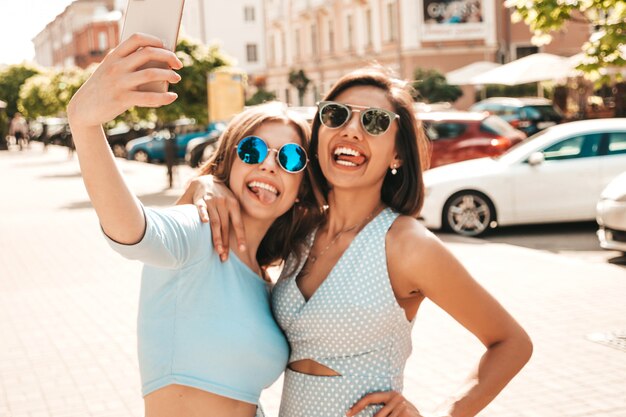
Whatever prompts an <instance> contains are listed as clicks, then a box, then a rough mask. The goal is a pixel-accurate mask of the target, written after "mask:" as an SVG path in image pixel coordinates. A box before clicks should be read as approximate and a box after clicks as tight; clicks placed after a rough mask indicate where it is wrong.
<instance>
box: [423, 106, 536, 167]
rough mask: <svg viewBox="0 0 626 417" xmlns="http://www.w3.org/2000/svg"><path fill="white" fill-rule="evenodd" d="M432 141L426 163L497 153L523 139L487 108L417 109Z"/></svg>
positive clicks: (434, 163)
mask: <svg viewBox="0 0 626 417" xmlns="http://www.w3.org/2000/svg"><path fill="white" fill-rule="evenodd" d="M417 117H418V119H420V120H421V121H422V122H423V124H424V129H425V131H426V135H427V136H428V138H429V139H430V143H431V144H432V154H431V158H430V167H431V168H435V167H438V166H441V165H446V164H450V163H453V162H459V161H465V160H468V159H476V158H483V157H486V156H498V155H500V154H502V153H503V152H504V151H506V150H507V149H509V148H510V147H511V146H513V145H516V144H518V143H519V142H521V141H523V140H524V139H526V134H524V132H522V131H520V130H517V129H514V128H513V127H511V125H509V124H508V123H507V122H505V121H504V120H502V119H501V118H499V117H498V116H493V115H490V114H489V113H487V112H462V111H455V112H430V113H418V114H417Z"/></svg>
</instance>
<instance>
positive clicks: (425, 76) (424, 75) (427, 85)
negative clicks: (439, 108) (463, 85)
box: [413, 68, 463, 103]
mask: <svg viewBox="0 0 626 417" xmlns="http://www.w3.org/2000/svg"><path fill="white" fill-rule="evenodd" d="M414 77H415V80H416V81H415V82H414V83H413V87H414V88H415V90H416V91H417V92H418V97H415V99H422V100H426V101H427V102H428V103H437V102H442V101H450V102H454V101H456V100H457V99H458V98H459V97H461V96H462V95H463V91H462V90H461V89H460V88H459V87H457V86H456V85H450V84H448V82H447V81H446V77H444V76H443V74H441V73H440V72H438V71H437V70H434V69H423V68H416V69H415V73H414Z"/></svg>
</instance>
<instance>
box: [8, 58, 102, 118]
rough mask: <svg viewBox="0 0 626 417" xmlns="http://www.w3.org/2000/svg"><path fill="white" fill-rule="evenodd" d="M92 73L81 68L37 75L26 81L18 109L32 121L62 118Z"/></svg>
mask: <svg viewBox="0 0 626 417" xmlns="http://www.w3.org/2000/svg"><path fill="white" fill-rule="evenodd" d="M90 73H91V71H89V70H83V69H80V68H65V69H60V70H54V69H51V70H48V71H46V72H42V73H40V74H38V75H35V76H33V77H31V78H29V79H28V80H26V82H25V83H24V84H23V86H22V88H21V89H20V95H19V99H18V103H17V107H18V109H19V111H20V112H21V113H22V114H24V116H26V117H27V118H30V119H34V118H37V117H40V116H44V117H45V116H61V115H62V114H63V113H65V109H66V108H67V105H68V104H69V102H70V100H71V98H72V96H73V95H74V93H76V91H78V89H79V88H80V87H81V86H82V85H83V83H84V82H85V81H86V80H87V78H89V75H90Z"/></svg>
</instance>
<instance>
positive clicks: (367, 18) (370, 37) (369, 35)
mask: <svg viewBox="0 0 626 417" xmlns="http://www.w3.org/2000/svg"><path fill="white" fill-rule="evenodd" d="M365 27H366V29H367V32H366V34H365V36H367V46H372V44H373V43H374V38H373V34H372V10H371V9H367V10H366V11H365Z"/></svg>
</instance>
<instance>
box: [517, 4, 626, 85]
mask: <svg viewBox="0 0 626 417" xmlns="http://www.w3.org/2000/svg"><path fill="white" fill-rule="evenodd" d="M505 4H506V6H507V7H510V8H512V9H513V15H512V20H513V21H514V22H517V21H522V20H523V21H524V22H525V23H526V24H527V25H528V26H529V27H530V30H531V31H532V32H533V33H534V36H533V43H534V44H536V45H539V46H540V45H544V44H547V43H550V42H551V41H552V36H551V35H550V33H552V32H555V31H559V30H562V29H563V27H564V26H565V24H566V23H567V22H582V23H588V24H589V25H591V27H593V32H592V33H591V35H590V36H589V40H588V41H587V42H585V44H584V45H583V46H582V51H583V52H584V53H585V55H586V56H585V59H584V60H583V62H582V63H581V64H580V65H579V66H578V67H577V69H579V70H581V71H583V72H584V73H585V75H586V77H587V78H588V79H590V80H592V81H595V82H597V83H598V84H602V83H605V82H606V81H608V79H609V75H607V72H606V69H607V68H608V67H624V66H625V65H626V2H625V1H624V0H507V1H506V3H505ZM617 78H618V79H621V78H622V77H621V76H620V75H619V74H618V75H617Z"/></svg>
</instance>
